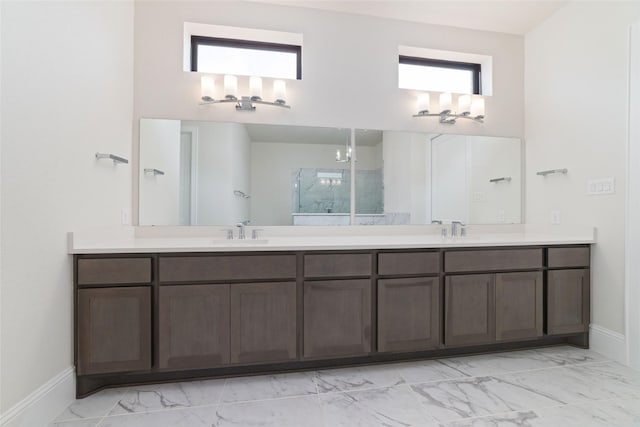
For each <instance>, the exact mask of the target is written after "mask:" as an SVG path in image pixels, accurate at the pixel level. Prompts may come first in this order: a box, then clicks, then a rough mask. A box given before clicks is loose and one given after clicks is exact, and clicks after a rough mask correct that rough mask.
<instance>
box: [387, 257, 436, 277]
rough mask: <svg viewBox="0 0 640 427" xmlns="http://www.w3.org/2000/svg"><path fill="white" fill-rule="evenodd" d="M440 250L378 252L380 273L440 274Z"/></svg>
mask: <svg viewBox="0 0 640 427" xmlns="http://www.w3.org/2000/svg"><path fill="white" fill-rule="evenodd" d="M439 261H440V254H439V253H438V252H389V253H380V254H378V274H380V275H399V274H438V273H439V272H440V266H439Z"/></svg>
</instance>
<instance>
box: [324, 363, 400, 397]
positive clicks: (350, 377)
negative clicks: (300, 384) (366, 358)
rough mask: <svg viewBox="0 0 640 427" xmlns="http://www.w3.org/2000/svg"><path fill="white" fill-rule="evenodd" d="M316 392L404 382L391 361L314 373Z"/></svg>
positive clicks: (357, 388) (385, 385)
mask: <svg viewBox="0 0 640 427" xmlns="http://www.w3.org/2000/svg"><path fill="white" fill-rule="evenodd" d="M316 382H317V384H318V392H320V393H331V392H338V391H353V390H364V389H369V388H382V387H391V386H394V385H399V384H404V379H403V378H402V376H401V375H400V373H399V372H398V370H397V369H396V368H395V366H394V364H393V363H389V364H385V365H376V366H360V367H354V368H341V369H326V370H321V371H318V372H317V373H316Z"/></svg>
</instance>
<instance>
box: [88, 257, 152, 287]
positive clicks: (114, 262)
mask: <svg viewBox="0 0 640 427" xmlns="http://www.w3.org/2000/svg"><path fill="white" fill-rule="evenodd" d="M150 282H151V258H100V259H86V258H81V259H79V260H78V285H80V286H82V285H119V284H125V283H130V284H140V283H150Z"/></svg>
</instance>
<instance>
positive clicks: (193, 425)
mask: <svg viewBox="0 0 640 427" xmlns="http://www.w3.org/2000/svg"><path fill="white" fill-rule="evenodd" d="M214 410H215V409H214V408H213V407H201V408H188V409H179V410H167V411H161V412H144V413H139V414H126V415H116V416H109V417H105V418H103V419H102V422H101V423H100V424H99V426H98V427H211V423H212V422H213V418H214Z"/></svg>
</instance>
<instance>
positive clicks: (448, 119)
mask: <svg viewBox="0 0 640 427" xmlns="http://www.w3.org/2000/svg"><path fill="white" fill-rule="evenodd" d="M413 117H440V120H439V121H440V123H443V124H448V125H452V124H454V123H455V122H456V120H457V119H469V120H473V121H474V122H478V123H484V116H482V115H480V116H475V117H473V116H472V115H471V114H470V113H462V114H454V113H452V112H451V110H444V111H442V112H441V113H429V110H423V111H420V112H418V114H414V115H413Z"/></svg>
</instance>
